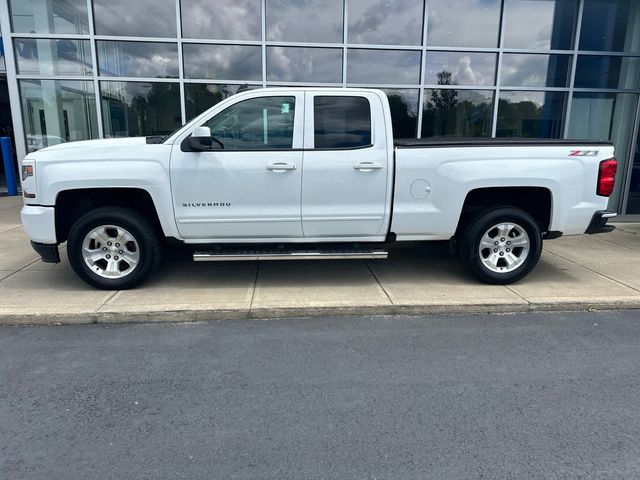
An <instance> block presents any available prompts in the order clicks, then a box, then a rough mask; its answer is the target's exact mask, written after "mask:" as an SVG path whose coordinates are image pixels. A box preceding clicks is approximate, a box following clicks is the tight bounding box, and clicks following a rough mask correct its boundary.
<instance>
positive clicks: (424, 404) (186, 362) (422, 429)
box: [0, 310, 640, 480]
mask: <svg viewBox="0 0 640 480" xmlns="http://www.w3.org/2000/svg"><path fill="white" fill-rule="evenodd" d="M639 399H640V311H633V310H627V311H619V312H598V313H589V312H575V313H524V314H511V315H507V314H502V315H496V314H494V315H464V316H453V315H450V316H447V315H440V316H423V317H401V316H395V317H383V316H379V317H359V318H357V317H344V318H320V317H319V318H309V319H271V320H267V321H260V320H228V321H212V322H206V323H184V324H167V323H155V324H122V325H75V326H74V325H67V326H57V327H56V326H5V327H0V425H1V428H0V478H2V479H65V480H68V479H69V480H70V479H119V480H121V479H181V478H189V479H191V478H193V479H196V478H198V479H200V478H207V479H235V478H238V479H249V478H251V479H316V478H317V479H334V478H335V479H418V478H419V479H431V478H432V479H438V480H440V479H456V480H459V479H480V478H486V479H498V478H500V479H502V478H507V479H508V478H513V479H527V478H536V479H539V478H550V479H555V478H563V479H565V478H569V479H573V478H575V479H578V478H580V479H591V478H593V479H618V478H621V479H632V478H639V477H640V415H639V414H638V411H639V410H638V409H639Z"/></svg>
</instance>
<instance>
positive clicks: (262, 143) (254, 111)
mask: <svg viewBox="0 0 640 480" xmlns="http://www.w3.org/2000/svg"><path fill="white" fill-rule="evenodd" d="M294 114H295V97H258V98H251V99H249V100H244V101H242V102H238V103H236V104H235V105H231V106H230V107H228V108H226V109H224V110H223V111H222V112H220V113H219V114H217V115H216V116H215V117H213V118H211V119H210V120H209V121H207V122H206V123H205V124H204V126H207V127H209V128H210V129H211V135H212V136H213V137H214V138H215V139H216V140H218V141H219V142H221V143H222V145H223V146H224V149H225V150H274V149H290V148H292V146H293V118H294Z"/></svg>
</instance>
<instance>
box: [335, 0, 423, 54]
mask: <svg viewBox="0 0 640 480" xmlns="http://www.w3.org/2000/svg"><path fill="white" fill-rule="evenodd" d="M348 6H349V28H348V35H349V39H348V41H349V43H368V44H373V45H421V44H422V20H423V17H424V13H423V2H422V0H359V1H350V2H349V4H348Z"/></svg>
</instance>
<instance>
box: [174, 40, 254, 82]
mask: <svg viewBox="0 0 640 480" xmlns="http://www.w3.org/2000/svg"><path fill="white" fill-rule="evenodd" d="M183 47H184V50H183V60H184V75H185V77H186V78H211V79H217V80H224V79H226V80H262V50H261V48H260V47H254V46H244V45H194V44H184V45H183Z"/></svg>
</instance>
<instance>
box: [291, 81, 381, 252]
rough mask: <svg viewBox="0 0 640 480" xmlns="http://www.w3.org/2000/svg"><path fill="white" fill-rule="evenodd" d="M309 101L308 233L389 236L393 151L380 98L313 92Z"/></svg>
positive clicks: (305, 199)
mask: <svg viewBox="0 0 640 480" xmlns="http://www.w3.org/2000/svg"><path fill="white" fill-rule="evenodd" d="M305 103H306V108H305V132H304V134H305V138H304V145H305V149H304V156H303V174H302V229H303V233H304V236H305V237H307V238H320V237H372V238H371V240H375V238H374V237H380V236H382V237H384V236H385V235H386V229H384V228H383V227H384V226H385V225H386V224H387V222H386V220H387V218H386V215H387V212H386V211H385V210H386V205H387V196H388V195H389V194H390V192H389V191H388V190H389V189H390V187H389V186H388V184H389V178H390V172H389V165H390V159H388V158H387V156H388V151H389V150H390V149H388V148H387V139H386V130H385V125H384V120H383V119H384V118H385V116H384V110H383V108H382V103H381V101H380V99H379V98H378V96H377V95H375V94H374V93H364V92H363V93H357V94H354V93H352V92H348V91H345V92H344V94H343V93H336V92H331V93H330V94H328V93H327V94H323V93H319V92H318V93H314V92H307V94H306V98H305Z"/></svg>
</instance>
